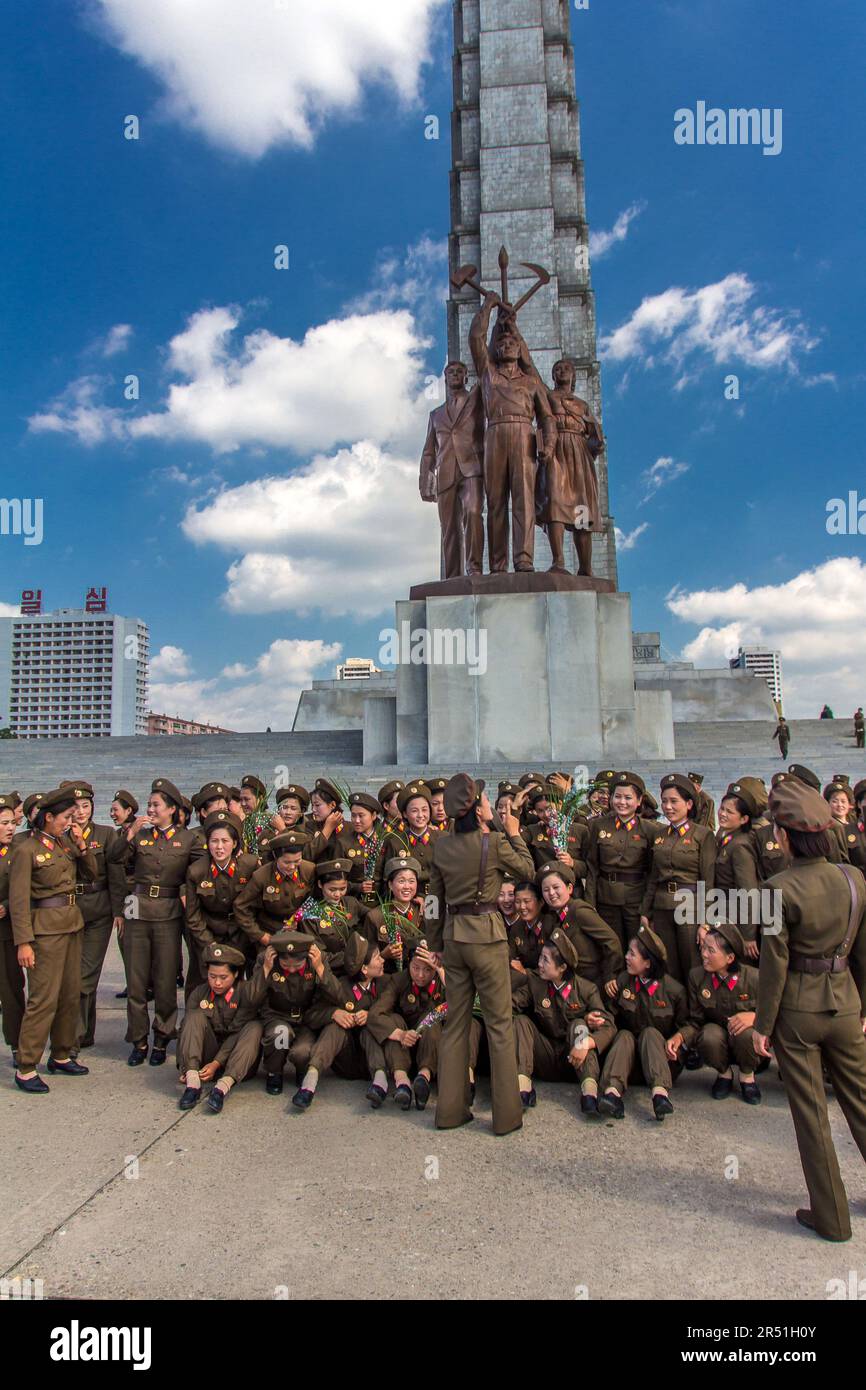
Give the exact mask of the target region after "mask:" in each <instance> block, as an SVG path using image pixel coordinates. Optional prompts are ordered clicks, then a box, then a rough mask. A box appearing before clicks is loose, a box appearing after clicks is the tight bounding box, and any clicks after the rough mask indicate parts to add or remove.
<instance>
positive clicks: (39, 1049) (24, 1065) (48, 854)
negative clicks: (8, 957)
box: [9, 787, 96, 1093]
mask: <svg viewBox="0 0 866 1390" xmlns="http://www.w3.org/2000/svg"><path fill="white" fill-rule="evenodd" d="M74 805H75V798H74V796H73V795H72V793H71V792H70V791H68V790H66V789H65V788H62V787H58V788H57V790H56V791H51V792H47V793H46V794H45V796H43V797H42V799H41V801H40V803H39V807H38V810H34V811H33V812H32V815H31V820H30V823H31V826H32V827H33V828H32V830H31V832H30V834H29V835H28V836H27V838H26V839H25V840H24V841H23V843H22V844H21V845H20V846H18V847H17V848H16V850H15V853H14V855H13V856H12V868H11V872H10V879H9V912H10V916H11V918H12V934H13V936H14V939H15V944H16V946H17V948H18V964H19V965H20V966H21V967H22V968H23V969H24V970H26V971H27V1007H26V1009H25V1011H24V1018H23V1020H22V1023H21V1032H20V1034H19V1037H18V1066H17V1069H16V1072H15V1084H16V1086H18V1087H19V1089H20V1090H22V1091H28V1092H30V1093H38V1092H43V1091H47V1090H48V1087H47V1086H46V1084H45V1082H44V1081H43V1080H42V1078H41V1077H40V1076H37V1074H36V1068H37V1066H38V1065H39V1062H40V1061H41V1058H42V1054H43V1052H44V1050H45V1044H46V1042H47V1041H48V1037H49V1034H50V1036H51V1055H50V1056H49V1058H48V1070H49V1071H50V1072H53V1073H59V1074H61V1075H67V1076H86V1075H87V1067H82V1066H80V1065H79V1064H78V1062H76V1061H75V1060H74V1059H73V1058H72V1056H71V1053H72V1049H73V1048H74V1047H75V1042H76V1039H77V1037H78V1012H79V1006H80V992H81V938H82V932H83V930H84V920H83V918H82V916H81V912H80V910H79V908H78V906H77V904H76V901H75V884H76V882H77V881H79V880H80V879H82V878H85V879H92V878H93V877H94V874H95V872H96V864H95V861H94V857H93V854H92V852H91V851H90V850H89V849H88V848H87V846H86V844H85V841H84V837H83V836H82V834H81V830H80V829H79V827H78V826H77V825H74V824H73V823H72V808H73V806H74Z"/></svg>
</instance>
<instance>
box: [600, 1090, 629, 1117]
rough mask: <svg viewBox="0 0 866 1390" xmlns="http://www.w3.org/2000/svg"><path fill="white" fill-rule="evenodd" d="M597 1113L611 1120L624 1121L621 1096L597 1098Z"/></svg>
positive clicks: (623, 1103) (609, 1095)
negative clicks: (607, 1116)
mask: <svg viewBox="0 0 866 1390" xmlns="http://www.w3.org/2000/svg"><path fill="white" fill-rule="evenodd" d="M598 1113H599V1114H600V1115H609V1116H610V1118H611V1119H612V1120H624V1119H625V1102H624V1101H623V1098H622V1096H615V1095H613V1094H612V1093H609V1094H607V1095H603V1096H599V1100H598Z"/></svg>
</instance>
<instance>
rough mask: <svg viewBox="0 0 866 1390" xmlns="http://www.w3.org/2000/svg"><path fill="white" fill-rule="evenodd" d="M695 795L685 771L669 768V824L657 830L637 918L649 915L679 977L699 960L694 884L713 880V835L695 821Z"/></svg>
mask: <svg viewBox="0 0 866 1390" xmlns="http://www.w3.org/2000/svg"><path fill="white" fill-rule="evenodd" d="M697 799H698V794H697V792H696V791H695V788H694V786H693V784H692V783H691V782H690V781H689V779H688V777H684V776H682V775H681V774H680V773H678V772H670V773H668V774H667V775H666V776H665V777H663V778H662V780H661V802H662V811H663V812H664V814H665V816H666V817H667V820H668V826H667V829H666V830H665V829H663V828H662V827H661V826H659V828H658V830H657V832H656V836H655V843H654V845H653V862H652V868H651V869H650V876H649V879H648V880H647V886H646V892H645V893H644V896H643V902H642V903H641V924H642V925H643V926H649V923H650V918H652V924H653V930H654V931H655V932H656V934H657V935H658V936H660V937H661V939H662V941H663V942H664V944H665V951H666V959H667V968H668V970H669V971H670V973H671V975H673V977H674V979H676V980H679V981H680V982H681V983H683V982H685V980H687V979H688V974H689V971H690V970H692V969H693V968H694V967H695V966H696V965H699V964H700V956H699V954H698V940H697V931H698V927H699V926H700V925H701V924H700V922H699V921H698V917H699V915H700V916H703V913H701V914H699V913H698V912H697V906H696V903H697V893H698V884H699V883H703V884H704V885H705V889H706V892H709V891H710V889H711V888H712V887H713V886H714V882H715V878H714V869H715V860H716V839H715V836H714V834H713V832H712V830H710V829H708V828H707V826H705V825H696V824H695V822H694V812H695V809H696V806H697ZM678 918H683V919H684V920H682V921H680V920H678Z"/></svg>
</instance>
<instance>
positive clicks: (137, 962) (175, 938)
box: [115, 777, 202, 1067]
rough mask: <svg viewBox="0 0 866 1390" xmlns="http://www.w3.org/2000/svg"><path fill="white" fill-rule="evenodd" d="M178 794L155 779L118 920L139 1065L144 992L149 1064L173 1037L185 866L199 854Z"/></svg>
mask: <svg viewBox="0 0 866 1390" xmlns="http://www.w3.org/2000/svg"><path fill="white" fill-rule="evenodd" d="M182 800H183V798H182V796H181V794H180V792H179V791H178V789H177V787H176V786H174V784H173V783H172V782H169V781H168V779H167V778H166V777H157V779H156V781H155V782H154V783H153V786H152V787H151V792H150V796H149V797H148V801H147V819H146V820H145V818H144V817H143V816H139V817H138V818H137V819H136V820H134V821H133V823H132V825H131V827H130V829H129V831H128V832H127V833H128V839H129V847H128V849H127V862H126V867H127V870H128V872H129V874H130V875H131V877H132V882H133V897H132V900H131V902H130V906H129V910H128V918H127V920H124V918H123V917H120V918H118V919H117V921H116V923H115V925H116V926H117V928H118V932H119V933H120V934H121V935H122V936H124V937H125V938H126V976H127V988H128V991H129V994H128V998H127V1001H126V1015H127V1029H126V1041H127V1042H129V1043H132V1051H131V1053H130V1054H129V1057H128V1058H127V1061H128V1064H129V1066H131V1067H139V1066H141V1064H142V1062H144V1060H145V1059H146V1057H147V1051H148V1034H149V1032H150V1015H149V1012H148V1007H147V990H148V986H149V985H151V983H152V988H153V1004H154V1014H153V1047H152V1049H151V1052H150V1065H151V1066H152V1067H160V1066H162V1064H163V1063H164V1062H165V1055H166V1050H167V1048H168V1044H169V1043H170V1042H171V1040H172V1038H174V1037H176V1036H177V962H178V954H179V951H180V939H181V936H180V932H181V926H182V924H183V910H184V904H183V895H184V885H185V881H186V875H187V870H188V869H189V866H190V863H191V862H192V861H193V860H194V859H199V858H201V857H202V854H201V850H200V848H199V835H198V833H197V832H196V831H192V830H181V829H180V828H179V827H178V816H179V811H180V806H181V802H182Z"/></svg>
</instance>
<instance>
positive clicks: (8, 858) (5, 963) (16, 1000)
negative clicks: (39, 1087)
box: [0, 794, 25, 1063]
mask: <svg viewBox="0 0 866 1390" xmlns="http://www.w3.org/2000/svg"><path fill="white" fill-rule="evenodd" d="M15 809H16V808H15V806H14V805H13V796H12V794H9V795H7V796H0V1009H2V1010H3V1039H4V1041H5V1042H6V1043H7V1044H8V1046H9V1047H10V1048H11V1049H12V1061H13V1063H14V1062H17V1060H18V1057H17V1052H18V1034H19V1032H20V1031H21V1020H22V1018H23V1017H24V1006H25V1000H24V971H23V970H22V969H21V966H20V965H19V964H18V952H17V950H16V949H15V942H14V941H13V940H12V921H11V919H10V917H9V870H10V867H11V865H12V839H13V836H14V834H15Z"/></svg>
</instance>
